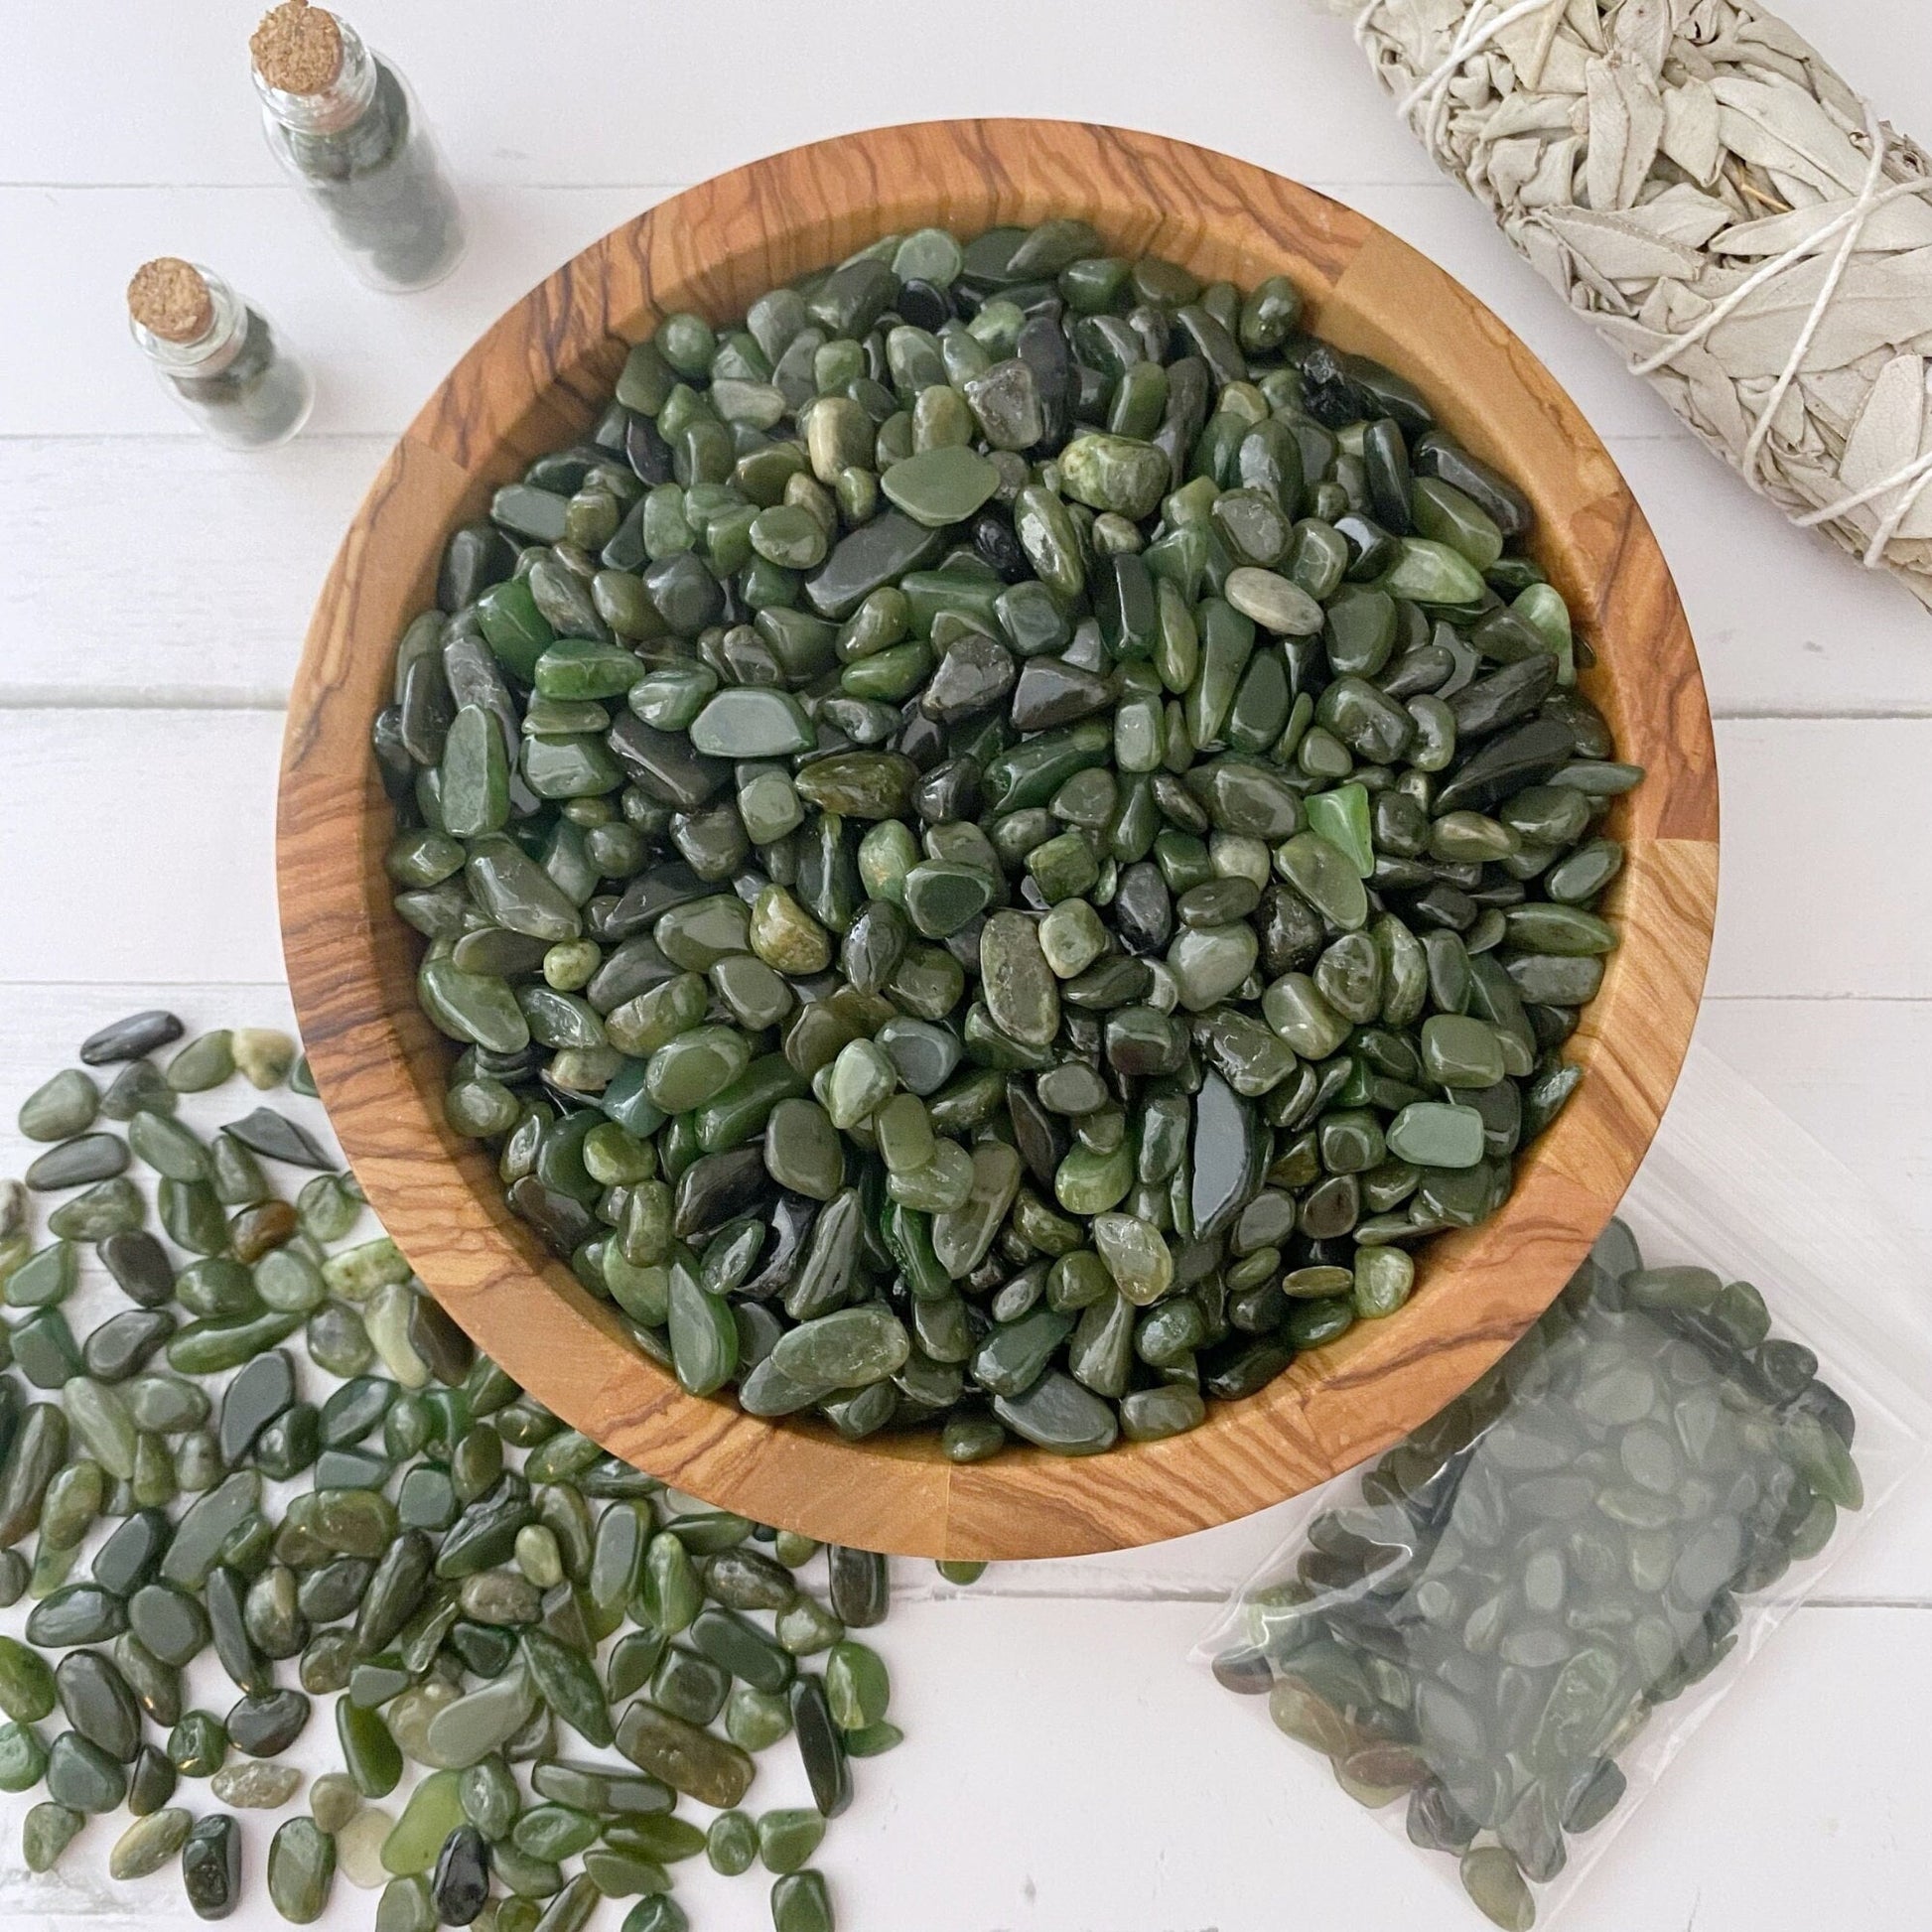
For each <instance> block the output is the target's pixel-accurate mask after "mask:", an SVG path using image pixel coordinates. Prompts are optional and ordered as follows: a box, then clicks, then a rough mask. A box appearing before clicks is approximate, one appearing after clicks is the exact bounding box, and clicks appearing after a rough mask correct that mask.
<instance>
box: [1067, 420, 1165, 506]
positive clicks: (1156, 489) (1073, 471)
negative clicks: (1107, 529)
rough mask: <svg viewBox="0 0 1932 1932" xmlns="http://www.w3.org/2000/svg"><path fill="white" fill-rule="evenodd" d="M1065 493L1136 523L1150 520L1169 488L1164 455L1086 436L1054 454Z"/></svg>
mask: <svg viewBox="0 0 1932 1932" xmlns="http://www.w3.org/2000/svg"><path fill="white" fill-rule="evenodd" d="M1059 460H1060V474H1061V479H1062V482H1063V483H1064V486H1065V490H1066V493H1067V494H1068V495H1069V496H1071V497H1072V498H1073V499H1074V500H1075V501H1076V502H1081V503H1085V504H1087V505H1088V506H1089V507H1091V508H1093V509H1096V510H1110V511H1112V512H1113V513H1114V514H1115V515H1117V516H1125V517H1130V518H1132V519H1133V520H1135V521H1136V522H1138V521H1140V520H1141V519H1142V518H1143V517H1148V516H1152V515H1153V514H1154V513H1155V511H1156V510H1157V509H1159V508H1160V506H1161V499H1162V497H1163V496H1164V495H1165V494H1166V493H1167V491H1168V489H1169V487H1170V483H1171V473H1170V470H1169V467H1168V459H1167V454H1166V452H1165V451H1163V450H1161V449H1159V448H1157V447H1156V446H1155V445H1154V444H1152V443H1147V442H1143V441H1141V440H1140V439H1139V438H1137V437H1131V436H1116V435H1101V434H1098V433H1086V434H1082V435H1079V436H1076V437H1075V438H1074V439H1073V440H1072V441H1071V442H1070V443H1068V444H1067V446H1066V448H1065V449H1064V450H1062V451H1061V452H1060V459H1059Z"/></svg>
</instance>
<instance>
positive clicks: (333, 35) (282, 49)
mask: <svg viewBox="0 0 1932 1932" xmlns="http://www.w3.org/2000/svg"><path fill="white" fill-rule="evenodd" d="M248 52H249V54H250V56H251V57H252V58H253V60H254V63H255V71H256V72H257V73H258V74H260V75H261V77H262V79H263V80H264V81H265V82H266V83H267V84H268V85H269V86H271V87H274V88H276V89H277V90H278V91H279V92H281V93H285V94H321V93H327V92H328V90H329V89H330V88H331V87H333V86H334V85H335V84H336V76H337V75H338V74H340V73H341V72H342V70H343V30H342V29H341V28H340V27H339V26H338V25H337V24H336V16H335V15H334V14H332V13H326V12H325V11H324V10H323V9H322V8H321V7H312V6H310V5H309V0H282V5H280V6H279V7H273V8H271V9H270V10H269V11H268V12H267V13H265V14H263V15H262V18H261V25H260V26H259V27H257V28H256V29H255V31H254V33H253V34H252V35H250V36H249V39H248Z"/></svg>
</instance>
